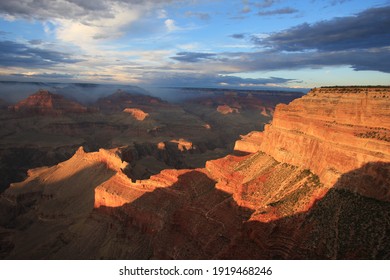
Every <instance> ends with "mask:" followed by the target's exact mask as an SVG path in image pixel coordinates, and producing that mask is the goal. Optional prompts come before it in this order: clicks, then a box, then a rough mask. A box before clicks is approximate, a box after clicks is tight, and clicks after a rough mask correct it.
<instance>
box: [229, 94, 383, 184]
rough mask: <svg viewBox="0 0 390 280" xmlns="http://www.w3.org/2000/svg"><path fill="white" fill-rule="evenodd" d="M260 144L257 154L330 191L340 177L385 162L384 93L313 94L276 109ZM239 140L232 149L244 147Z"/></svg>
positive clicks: (280, 105)
mask: <svg viewBox="0 0 390 280" xmlns="http://www.w3.org/2000/svg"><path fill="white" fill-rule="evenodd" d="M252 138H253V137H252ZM258 138H259V137H258ZM262 138H263V139H262V140H261V143H260V141H259V150H261V151H264V152H265V153H267V154H269V155H271V156H272V157H274V158H275V159H276V160H277V161H280V162H285V163H289V164H292V165H296V166H300V167H303V168H307V169H310V170H311V171H312V172H313V173H315V174H318V175H319V176H320V179H321V181H322V182H323V183H325V184H326V185H329V186H330V185H332V184H333V183H335V182H336V180H337V179H338V177H339V176H340V174H343V173H346V172H349V171H351V170H353V169H356V168H360V167H361V166H362V165H364V164H365V163H367V162H373V161H380V162H389V161H390V90H389V88H380V87H378V88H372V87H367V88H364V87H349V88H318V89H313V90H312V91H310V92H309V93H308V94H307V95H306V96H304V97H302V98H299V99H296V100H294V101H292V102H291V103H290V104H288V105H285V104H279V105H278V106H277V107H276V110H275V114H274V119H273V121H272V124H269V125H266V127H265V131H264V133H263V135H262ZM249 139H251V137H249ZM242 140H243V141H244V142H245V139H242ZM242 140H241V142H239V143H238V144H237V145H236V146H238V149H240V147H243V146H245V145H244V144H245V143H242V142H243V141H242ZM252 142H253V141H252ZM249 144H250V143H249ZM249 144H248V145H249ZM252 146H253V145H252ZM241 150H245V148H241Z"/></svg>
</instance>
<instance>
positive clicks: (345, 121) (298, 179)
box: [0, 87, 390, 259]
mask: <svg viewBox="0 0 390 280" xmlns="http://www.w3.org/2000/svg"><path fill="white" fill-rule="evenodd" d="M389 108H390V98H389V89H388V88H353V87H352V88H321V89H314V90H312V91H311V92H310V93H309V94H308V95H307V96H304V97H302V98H300V99H297V100H295V101H293V102H291V103H290V104H289V105H278V106H277V109H276V111H275V117H274V120H273V122H272V124H269V125H267V127H266V130H265V131H264V133H259V132H253V133H250V134H249V135H247V136H243V137H242V139H241V140H240V141H238V142H237V143H236V150H237V151H241V152H245V153H244V155H243V154H239V155H228V156H226V157H224V158H219V159H216V160H210V161H208V162H207V163H206V166H205V167H204V168H196V169H181V170H176V169H165V170H162V171H161V172H159V173H158V174H156V175H153V176H151V177H150V178H149V179H144V180H131V179H130V178H129V177H128V176H127V172H130V173H131V169H132V168H134V167H133V166H132V165H131V164H129V163H128V162H126V160H128V161H129V162H131V158H132V156H135V155H134V154H133V153H132V150H129V151H121V150H120V149H111V150H104V149H100V150H99V151H98V152H92V153H86V152H84V150H83V149H82V148H80V149H79V150H78V151H77V152H76V153H75V155H74V156H73V157H72V158H71V159H69V160H68V161H65V162H62V163H60V164H58V165H55V166H52V167H43V168H38V169H33V170H30V171H29V174H28V175H29V176H28V178H27V179H26V180H25V181H23V182H20V183H14V184H11V186H10V188H9V189H7V190H6V191H5V192H4V193H3V194H2V195H1V196H0V214H1V215H0V245H1V248H2V250H1V251H0V258H6V259H24V258H26V259H91V258H92V259H101V258H103V259H390V253H389V252H390V236H389V234H388V232H390V215H389V213H390V158H389V140H388V135H389ZM180 141H181V142H180ZM173 144H175V145H176V144H177V146H175V147H176V149H178V148H179V147H180V145H182V148H183V150H184V149H185V150H188V148H191V147H192V144H191V143H190V142H188V143H187V142H185V140H183V139H180V140H179V141H177V142H176V143H171V142H160V143H159V144H158V145H157V148H156V149H158V150H160V149H161V150H162V151H168V150H169V149H168V148H169V147H170V145H173ZM186 144H188V145H189V144H191V145H189V146H188V147H186ZM191 151H192V149H189V150H188V152H191ZM125 159H126V160H125Z"/></svg>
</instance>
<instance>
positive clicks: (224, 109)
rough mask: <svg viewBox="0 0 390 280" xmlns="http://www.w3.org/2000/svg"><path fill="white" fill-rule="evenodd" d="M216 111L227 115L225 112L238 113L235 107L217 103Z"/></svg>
mask: <svg viewBox="0 0 390 280" xmlns="http://www.w3.org/2000/svg"><path fill="white" fill-rule="evenodd" d="M217 111H218V112H219V113H221V114H222V115H227V114H231V113H238V109H237V108H232V107H230V106H229V105H219V106H218V107H217Z"/></svg>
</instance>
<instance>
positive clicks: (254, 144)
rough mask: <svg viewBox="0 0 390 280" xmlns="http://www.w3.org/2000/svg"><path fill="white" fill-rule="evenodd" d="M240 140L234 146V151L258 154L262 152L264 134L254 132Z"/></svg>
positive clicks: (241, 136) (242, 136)
mask: <svg viewBox="0 0 390 280" xmlns="http://www.w3.org/2000/svg"><path fill="white" fill-rule="evenodd" d="M240 138H241V139H240V140H237V141H236V143H235V144H234V150H235V151H239V152H245V153H256V152H258V151H260V147H261V143H262V142H263V133H261V132H259V131H252V132H250V133H248V134H246V135H240Z"/></svg>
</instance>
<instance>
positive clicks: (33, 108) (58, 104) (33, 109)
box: [9, 90, 88, 115]
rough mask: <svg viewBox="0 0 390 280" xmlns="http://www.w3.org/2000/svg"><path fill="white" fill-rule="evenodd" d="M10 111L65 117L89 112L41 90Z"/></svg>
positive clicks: (57, 95) (63, 98) (74, 103)
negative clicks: (64, 115) (68, 114)
mask: <svg viewBox="0 0 390 280" xmlns="http://www.w3.org/2000/svg"><path fill="white" fill-rule="evenodd" d="M9 109H10V110H12V111H15V112H25V113H36V114H43V115H46V114H50V115H63V114H67V113H85V112H87V111H88V110H87V108H86V107H84V106H82V105H81V104H79V103H77V102H75V101H71V100H68V99H66V98H65V97H63V96H62V95H59V94H54V93H51V92H49V91H47V90H39V91H38V92H36V93H34V94H32V95H30V96H29V97H28V98H26V99H24V100H22V101H20V102H18V103H17V104H15V105H14V106H10V107H9Z"/></svg>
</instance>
